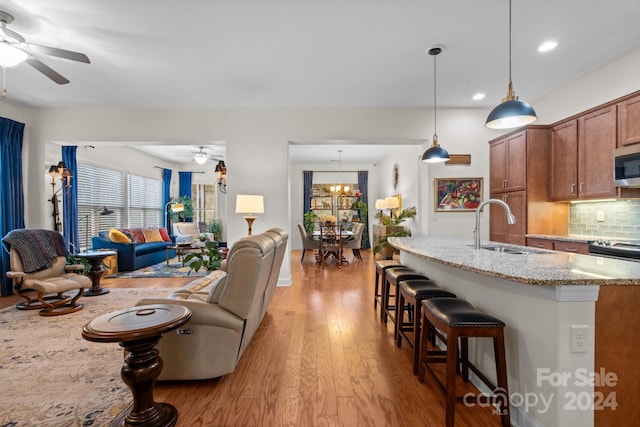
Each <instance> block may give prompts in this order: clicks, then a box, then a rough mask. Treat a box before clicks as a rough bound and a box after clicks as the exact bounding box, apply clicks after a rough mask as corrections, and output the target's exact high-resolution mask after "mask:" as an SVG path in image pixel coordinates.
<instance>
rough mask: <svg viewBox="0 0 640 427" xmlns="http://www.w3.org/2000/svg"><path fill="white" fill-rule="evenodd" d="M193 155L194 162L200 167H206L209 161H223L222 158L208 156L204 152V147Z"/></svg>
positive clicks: (193, 152)
mask: <svg viewBox="0 0 640 427" xmlns="http://www.w3.org/2000/svg"><path fill="white" fill-rule="evenodd" d="M191 154H193V160H195V162H196V163H197V164H199V165H204V164H205V163H206V162H207V160H209V159H212V160H222V157H221V156H216V155H211V156H210V155H208V154H207V152H206V151H204V147H202V146H201V147H200V150H199V151H192V152H191Z"/></svg>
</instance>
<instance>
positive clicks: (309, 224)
mask: <svg viewBox="0 0 640 427" xmlns="http://www.w3.org/2000/svg"><path fill="white" fill-rule="evenodd" d="M303 217H304V220H303V224H304V229H305V231H306V232H307V236H312V235H313V230H314V228H315V224H314V223H315V222H316V221H317V220H318V215H316V213H315V212H314V211H313V210H309V211H308V212H305V214H304V215H303Z"/></svg>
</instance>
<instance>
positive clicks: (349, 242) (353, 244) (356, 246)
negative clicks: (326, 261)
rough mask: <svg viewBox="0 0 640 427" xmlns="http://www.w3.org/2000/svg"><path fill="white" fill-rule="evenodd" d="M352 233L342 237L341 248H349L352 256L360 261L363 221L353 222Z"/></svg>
mask: <svg viewBox="0 0 640 427" xmlns="http://www.w3.org/2000/svg"><path fill="white" fill-rule="evenodd" d="M352 231H353V234H352V235H351V236H350V237H349V238H347V239H344V243H343V244H342V249H351V252H352V253H353V257H354V258H355V259H356V260H357V261H362V255H361V254H360V247H361V246H362V234H363V232H364V223H362V222H356V223H354V224H353V230H352Z"/></svg>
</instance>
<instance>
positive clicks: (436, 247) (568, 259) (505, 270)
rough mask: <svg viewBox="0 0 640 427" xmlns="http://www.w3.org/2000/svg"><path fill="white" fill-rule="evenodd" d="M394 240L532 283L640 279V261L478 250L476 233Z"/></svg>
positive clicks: (429, 255)
mask: <svg viewBox="0 0 640 427" xmlns="http://www.w3.org/2000/svg"><path fill="white" fill-rule="evenodd" d="M389 243H390V244H391V245H392V246H394V247H395V248H397V249H399V250H400V251H404V252H407V253H410V254H413V255H416V256H418V257H421V258H424V259H427V260H430V261H434V262H438V263H440V264H444V265H448V266H451V267H454V268H460V269H462V270H468V271H472V272H475V273H479V274H483V275H486V276H492V277H497V278H501V279H505V280H510V281H513V282H517V283H523V284H527V285H538V286H558V285H560V286H561V285H640V262H634V261H621V260H617V259H613V258H604V257H598V256H593V255H580V254H574V253H568V252H558V251H552V250H544V249H538V248H531V247H527V246H517V245H507V244H503V243H495V242H487V241H484V242H482V245H481V246H483V247H484V246H500V247H505V248H512V249H516V250H522V251H523V252H526V253H523V254H509V253H501V252H494V251H490V250H486V249H478V250H476V249H474V248H473V239H464V238H455V237H431V236H415V237H391V238H389Z"/></svg>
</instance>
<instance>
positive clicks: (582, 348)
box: [570, 325, 589, 353]
mask: <svg viewBox="0 0 640 427" xmlns="http://www.w3.org/2000/svg"><path fill="white" fill-rule="evenodd" d="M570 329H571V353H586V352H588V351H589V349H588V345H589V344H588V338H589V327H588V326H587V325H571V327H570Z"/></svg>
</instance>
